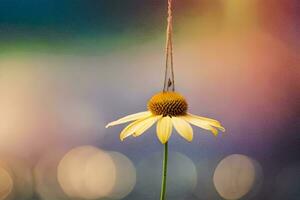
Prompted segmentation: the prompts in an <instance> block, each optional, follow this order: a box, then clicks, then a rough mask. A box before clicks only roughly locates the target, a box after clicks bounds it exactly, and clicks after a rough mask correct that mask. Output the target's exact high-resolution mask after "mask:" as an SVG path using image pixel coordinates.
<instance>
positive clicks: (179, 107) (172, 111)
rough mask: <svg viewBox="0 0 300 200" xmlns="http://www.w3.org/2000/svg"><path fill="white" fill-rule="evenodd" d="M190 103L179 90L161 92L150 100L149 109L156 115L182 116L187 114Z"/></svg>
mask: <svg viewBox="0 0 300 200" xmlns="http://www.w3.org/2000/svg"><path fill="white" fill-rule="evenodd" d="M187 109H188V104H187V102H186V100H185V98H184V97H183V96H182V95H181V94H179V93H177V92H160V93H157V94H155V95H154V96H153V97H151V99H150V100H149V101H148V110H150V111H151V112H152V114H154V115H163V116H180V115H185V114H186V112H187Z"/></svg>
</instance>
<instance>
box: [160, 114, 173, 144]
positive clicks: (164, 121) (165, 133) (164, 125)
mask: <svg viewBox="0 0 300 200" xmlns="http://www.w3.org/2000/svg"><path fill="white" fill-rule="evenodd" d="M156 134H157V137H158V139H159V140H160V142H161V143H162V144H165V143H166V142H167V141H168V140H169V138H170V136H171V134H172V120H171V118H170V117H163V118H161V119H160V120H159V121H158V122H157V126H156Z"/></svg>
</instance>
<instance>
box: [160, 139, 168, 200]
mask: <svg viewBox="0 0 300 200" xmlns="http://www.w3.org/2000/svg"><path fill="white" fill-rule="evenodd" d="M167 173H168V142H167V143H166V144H165V147H164V157H163V170H162V177H161V192H160V200H166V192H167Z"/></svg>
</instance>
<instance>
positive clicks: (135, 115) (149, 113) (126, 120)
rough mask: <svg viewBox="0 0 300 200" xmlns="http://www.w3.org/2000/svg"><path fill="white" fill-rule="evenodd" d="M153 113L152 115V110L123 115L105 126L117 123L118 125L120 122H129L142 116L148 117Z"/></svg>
mask: <svg viewBox="0 0 300 200" xmlns="http://www.w3.org/2000/svg"><path fill="white" fill-rule="evenodd" d="M151 115H152V113H151V112H150V111H145V112H139V113H135V114H132V115H128V116H126V117H123V118H121V119H118V120H116V121H113V122H110V123H109V124H107V125H106V127H105V128H108V127H111V126H115V125H118V124H123V123H127V122H130V121H134V120H138V119H142V118H146V117H149V116H151Z"/></svg>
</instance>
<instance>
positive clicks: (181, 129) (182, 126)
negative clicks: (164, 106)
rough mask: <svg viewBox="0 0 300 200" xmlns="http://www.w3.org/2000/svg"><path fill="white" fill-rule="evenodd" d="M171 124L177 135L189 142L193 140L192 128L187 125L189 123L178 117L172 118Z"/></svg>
mask: <svg viewBox="0 0 300 200" xmlns="http://www.w3.org/2000/svg"><path fill="white" fill-rule="evenodd" d="M172 123H173V125H174V127H175V129H176V131H177V132H178V133H179V135H181V136H182V137H183V138H185V139H186V140H187V141H189V142H191V141H192V140H193V135H194V134H193V128H192V127H191V125H189V123H187V122H186V121H185V120H184V119H181V118H180V117H172Z"/></svg>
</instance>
